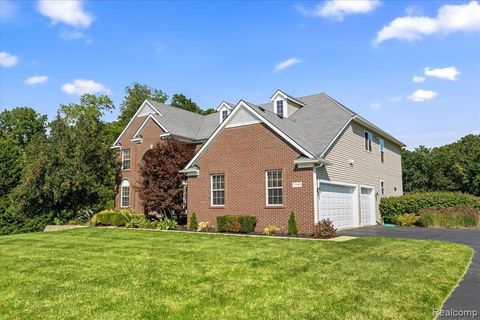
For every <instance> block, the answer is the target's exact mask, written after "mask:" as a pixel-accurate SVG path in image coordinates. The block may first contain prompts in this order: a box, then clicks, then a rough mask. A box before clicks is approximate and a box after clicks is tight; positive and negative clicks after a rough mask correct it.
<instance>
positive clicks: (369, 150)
mask: <svg viewBox="0 0 480 320" xmlns="http://www.w3.org/2000/svg"><path fill="white" fill-rule="evenodd" d="M365 133H367V134H368V138H367V137H365ZM365 138H367V139H368V140H365ZM366 141H369V142H370V143H369V144H368V149H367V148H366V147H367V146H366V144H365V142H366ZM363 149H364V150H365V151H367V152H370V153H371V152H372V150H373V133H371V132H370V131H367V130H363Z"/></svg>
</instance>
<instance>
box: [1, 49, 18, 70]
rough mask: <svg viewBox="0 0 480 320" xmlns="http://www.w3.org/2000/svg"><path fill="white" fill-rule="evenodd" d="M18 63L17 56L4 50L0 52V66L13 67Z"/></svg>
mask: <svg viewBox="0 0 480 320" xmlns="http://www.w3.org/2000/svg"><path fill="white" fill-rule="evenodd" d="M17 63H18V58H17V57H16V56H14V55H13V54H10V53H8V52H5V51H1V52H0V67H5V68H9V67H14V66H16V65H17Z"/></svg>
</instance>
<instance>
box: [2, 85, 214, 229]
mask: <svg viewBox="0 0 480 320" xmlns="http://www.w3.org/2000/svg"><path fill="white" fill-rule="evenodd" d="M147 98H148V99H151V100H154V101H157V102H160V103H166V102H167V101H168V95H167V94H166V93H165V92H163V91H162V90H159V89H154V88H151V87H149V86H146V85H142V84H139V83H134V84H133V85H132V86H128V87H126V89H125V97H124V99H123V101H122V103H121V105H120V114H119V116H118V119H117V120H116V121H112V122H106V121H104V120H103V118H104V115H105V114H106V113H108V112H112V111H113V110H114V109H115V107H114V104H113V102H112V100H111V98H110V97H108V96H106V95H98V96H96V95H91V94H85V95H82V96H81V97H80V101H79V102H78V103H71V104H65V105H60V107H59V108H58V111H57V113H56V116H55V117H54V119H53V120H51V121H48V118H47V116H46V115H42V114H39V113H38V112H36V111H35V110H34V109H33V108H31V107H16V108H13V109H11V110H4V111H3V112H1V113H0V234H9V233H17V232H28V231H39V230H42V229H43V227H44V225H45V224H48V223H53V222H54V221H57V222H67V221H75V220H79V219H82V218H84V219H87V218H88V217H89V216H90V215H91V214H92V213H95V212H98V211H100V210H103V209H107V208H113V206H114V202H113V201H114V187H115V178H116V170H118V167H119V166H118V164H117V163H116V153H115V152H116V151H114V150H112V149H110V146H111V145H112V143H113V141H115V139H116V138H117V136H118V135H119V134H120V132H121V131H122V130H123V128H124V127H125V126H126V125H127V123H128V122H129V121H130V119H131V117H133V115H134V114H135V112H136V111H137V110H138V108H139V107H140V105H141V104H142V103H143V101H144V100H145V99H147ZM169 104H170V105H171V106H172V107H177V108H182V109H185V110H189V111H193V112H197V113H200V114H209V113H212V112H215V110H214V109H208V110H202V109H201V108H200V107H199V106H198V105H197V104H196V103H195V102H193V101H192V100H191V99H189V98H187V97H186V96H185V95H183V94H174V95H173V96H172V98H171V99H170V102H169Z"/></svg>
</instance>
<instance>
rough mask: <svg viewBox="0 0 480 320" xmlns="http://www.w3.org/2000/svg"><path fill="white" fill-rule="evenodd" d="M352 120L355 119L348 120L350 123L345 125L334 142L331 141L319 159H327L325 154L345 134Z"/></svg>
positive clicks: (334, 138)
mask: <svg viewBox="0 0 480 320" xmlns="http://www.w3.org/2000/svg"><path fill="white" fill-rule="evenodd" d="M352 120H353V117H351V118H350V119H348V121H347V122H346V123H345V124H344V125H343V127H342V128H341V129H340V131H338V132H337V134H336V135H335V137H333V139H332V141H330V143H329V144H328V145H327V147H326V148H325V150H323V152H322V154H320V156H319V158H324V157H325V154H326V153H327V152H328V151H330V148H331V147H332V146H333V144H334V143H336V142H337V140H338V138H339V137H340V136H341V135H342V134H343V133H344V132H345V129H347V128H348V126H349V125H350V123H351V122H352Z"/></svg>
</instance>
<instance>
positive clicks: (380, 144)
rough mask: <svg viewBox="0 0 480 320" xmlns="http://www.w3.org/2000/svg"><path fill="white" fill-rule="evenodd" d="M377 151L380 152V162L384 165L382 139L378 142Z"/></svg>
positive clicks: (383, 141)
mask: <svg viewBox="0 0 480 320" xmlns="http://www.w3.org/2000/svg"><path fill="white" fill-rule="evenodd" d="M378 150H379V151H380V162H381V163H385V140H384V139H383V138H380V139H379V141H378Z"/></svg>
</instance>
